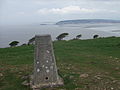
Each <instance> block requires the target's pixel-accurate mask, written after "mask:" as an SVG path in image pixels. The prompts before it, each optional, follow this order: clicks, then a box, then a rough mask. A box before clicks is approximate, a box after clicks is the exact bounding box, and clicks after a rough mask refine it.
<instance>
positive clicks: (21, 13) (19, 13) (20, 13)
mask: <svg viewBox="0 0 120 90" xmlns="http://www.w3.org/2000/svg"><path fill="white" fill-rule="evenodd" d="M17 14H18V15H24V14H25V12H17Z"/></svg>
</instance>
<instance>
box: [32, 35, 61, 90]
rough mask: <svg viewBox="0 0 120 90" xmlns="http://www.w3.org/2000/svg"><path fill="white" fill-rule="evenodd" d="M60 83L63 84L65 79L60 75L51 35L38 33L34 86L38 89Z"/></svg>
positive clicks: (36, 38) (36, 37)
mask: <svg viewBox="0 0 120 90" xmlns="http://www.w3.org/2000/svg"><path fill="white" fill-rule="evenodd" d="M59 85H63V80H62V79H61V78H60V77H59V76H58V72H57V67H56V62H55V57H54V51H53V45H52V40H51V36H50V35H42V36H39V35H36V36H35V60H34V74H33V77H32V88H33V90H38V89H40V88H42V87H53V86H59Z"/></svg>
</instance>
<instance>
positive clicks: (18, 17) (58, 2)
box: [0, 0, 120, 25]
mask: <svg viewBox="0 0 120 90" xmlns="http://www.w3.org/2000/svg"><path fill="white" fill-rule="evenodd" d="M96 18H97V19H116V20H118V19H119V20H120V0H0V24H6V25H8V24H14V25H15V24H32V23H40V22H57V21H60V20H68V19H96Z"/></svg>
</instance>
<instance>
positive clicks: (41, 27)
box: [0, 23, 120, 48]
mask: <svg viewBox="0 0 120 90" xmlns="http://www.w3.org/2000/svg"><path fill="white" fill-rule="evenodd" d="M61 33H69V35H68V36H67V37H65V38H64V40H71V39H73V38H75V37H76V36H77V35H79V34H81V35H82V37H81V38H80V39H81V40H84V39H93V36H94V35H96V34H97V35H99V37H111V36H116V37H120V23H87V24H67V25H55V24H33V25H32V24H31V25H1V26H0V48H6V47H9V43H10V42H12V41H19V42H20V43H19V45H22V44H24V43H26V44H27V43H28V41H29V39H31V38H32V37H34V36H35V35H44V34H50V35H51V37H52V40H53V41H55V40H56V37H57V36H58V35H60V34H61Z"/></svg>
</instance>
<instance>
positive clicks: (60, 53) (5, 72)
mask: <svg viewBox="0 0 120 90" xmlns="http://www.w3.org/2000/svg"><path fill="white" fill-rule="evenodd" d="M54 52H55V57H56V61H57V67H58V69H59V74H60V76H62V77H63V79H64V84H65V85H64V86H62V87H57V88H52V89H45V90H61V89H62V90H120V38H119V37H118V38H112V37H111V38H101V39H91V40H70V41H56V42H54ZM33 57H34V47H33V46H19V47H14V48H0V90H30V88H29V87H27V86H22V85H21V83H22V82H23V81H24V80H23V79H21V77H23V76H24V75H28V74H31V73H32V71H33V60H34V58H33Z"/></svg>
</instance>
